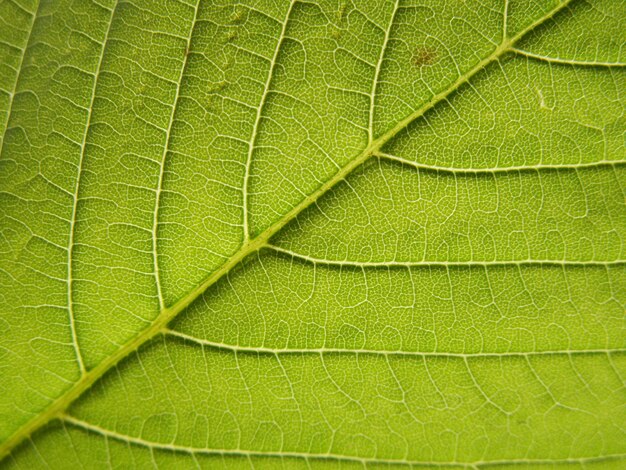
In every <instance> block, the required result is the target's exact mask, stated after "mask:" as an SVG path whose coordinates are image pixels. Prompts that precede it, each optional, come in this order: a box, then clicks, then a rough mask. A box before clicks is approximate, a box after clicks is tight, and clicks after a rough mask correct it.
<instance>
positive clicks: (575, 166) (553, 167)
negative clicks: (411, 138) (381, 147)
mask: <svg viewBox="0 0 626 470" xmlns="http://www.w3.org/2000/svg"><path fill="white" fill-rule="evenodd" d="M374 155H375V156H376V157H379V158H381V159H384V160H394V161H397V162H399V163H402V164H403V165H408V166H412V167H414V168H417V169H420V170H432V171H443V172H448V173H459V174H463V173H477V174H480V173H513V172H520V171H541V170H578V169H583V168H597V167H603V166H621V165H624V164H626V160H598V161H596V162H587V163H564V164H537V165H518V166H502V167H492V168H460V167H449V166H438V165H428V164H424V163H419V162H416V161H412V160H407V159H406V158H402V157H398V156H396V155H392V154H389V153H384V152H376V153H375V154H374Z"/></svg>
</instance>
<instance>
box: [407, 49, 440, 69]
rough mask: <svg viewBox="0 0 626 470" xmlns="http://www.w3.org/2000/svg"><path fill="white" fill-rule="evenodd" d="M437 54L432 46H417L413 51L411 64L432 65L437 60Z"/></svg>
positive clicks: (419, 65)
mask: <svg viewBox="0 0 626 470" xmlns="http://www.w3.org/2000/svg"><path fill="white" fill-rule="evenodd" d="M438 58H439V54H438V53H437V51H436V50H435V49H433V48H432V47H427V46H417V47H416V48H415V51H414V52H413V65H415V66H416V67H423V66H425V65H433V64H434V63H435V62H437V59H438Z"/></svg>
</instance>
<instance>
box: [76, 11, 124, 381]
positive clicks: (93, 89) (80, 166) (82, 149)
mask: <svg viewBox="0 0 626 470" xmlns="http://www.w3.org/2000/svg"><path fill="white" fill-rule="evenodd" d="M118 4H119V3H117V2H116V3H115V6H114V7H113V9H112V10H111V11H110V15H109V25H108V27H107V31H106V33H105V35H104V41H103V42H102V50H101V54H100V60H99V61H98V66H97V67H96V71H95V74H94V78H93V85H92V87H91V100H90V102H89V108H88V111H87V124H86V125H85V131H84V132H83V137H82V139H81V143H80V157H79V159H78V168H77V174H76V186H75V188H74V194H73V195H72V197H73V205H72V218H71V219H70V237H69V240H68V248H67V252H68V254H67V267H68V269H67V271H68V276H67V308H68V311H69V317H70V329H71V333H72V343H73V344H74V350H75V353H76V360H77V361H78V365H79V367H80V372H81V375H83V376H84V375H85V374H86V372H87V370H86V369H85V364H84V362H83V357H82V354H81V352H80V347H79V346H78V336H77V334H76V325H75V318H74V317H75V315H74V290H73V284H74V278H73V271H74V248H75V246H76V244H75V243H74V234H75V231H76V230H75V229H76V216H77V214H78V192H79V189H80V184H81V179H82V178H81V177H82V174H83V164H84V161H85V150H86V148H87V135H88V134H89V129H90V128H91V119H92V117H93V107H94V103H95V100H96V88H97V86H98V81H99V79H100V71H101V68H102V63H103V62H104V54H105V49H106V45H107V42H108V40H109V33H110V32H111V25H112V24H113V16H114V15H115V10H116V8H117V6H118Z"/></svg>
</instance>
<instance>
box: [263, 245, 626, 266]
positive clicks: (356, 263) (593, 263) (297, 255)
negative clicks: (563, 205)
mask: <svg viewBox="0 0 626 470" xmlns="http://www.w3.org/2000/svg"><path fill="white" fill-rule="evenodd" d="M264 248H267V249H270V250H274V251H276V252H279V253H284V254H286V255H289V256H291V257H293V258H296V259H301V260H303V261H306V262H308V263H312V264H322V265H327V266H346V267H359V268H387V267H404V268H414V267H415V268H417V267H466V266H467V267H472V266H482V267H488V266H535V265H540V266H614V265H623V264H626V260H614V261H569V260H535V259H528V260H511V261H347V260H345V261H340V260H330V259H324V258H316V257H314V256H309V255H305V254H302V253H298V252H295V251H292V250H288V249H286V248H282V247H280V246H277V245H272V244H271V243H267V244H266V245H265V246H264Z"/></svg>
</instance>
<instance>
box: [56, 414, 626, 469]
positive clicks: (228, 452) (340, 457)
mask: <svg viewBox="0 0 626 470" xmlns="http://www.w3.org/2000/svg"><path fill="white" fill-rule="evenodd" d="M60 419H61V421H63V422H65V423H68V424H70V425H74V426H75V427H78V428H80V429H83V430H85V431H87V432H91V433H93V434H99V435H101V436H104V437H110V438H112V439H115V440H117V441H122V442H125V443H128V444H135V445H137V446H140V447H145V448H149V449H159V450H166V451H171V452H178V453H186V454H204V455H223V456H233V457H247V458H250V457H276V458H296V459H304V460H307V461H309V460H333V461H343V462H356V463H360V464H362V465H364V466H366V465H376V464H387V465H416V466H438V467H455V466H461V467H466V468H472V467H487V466H492V465H507V464H509V465H513V464H535V465H541V464H546V465H548V464H555V463H591V462H601V461H606V460H618V459H623V458H626V454H609V455H604V456H601V457H572V458H563V459H509V460H505V459H501V460H478V461H474V462H438V461H426V460H423V461H420V460H400V459H385V458H376V457H358V456H353V455H344V454H334V453H330V452H328V453H324V454H323V453H319V454H316V453H312V452H296V451H281V452H272V451H255V450H244V449H209V448H203V447H191V446H184V445H178V444H165V443H161V442H154V441H148V440H146V439H142V438H140V437H133V436H129V435H127V434H122V433H118V432H116V431H112V430H110V429H105V428H103V427H101V426H97V425H95V424H92V423H89V422H87V421H84V420H82V419H78V418H75V417H74V416H70V415H67V414H65V415H63V416H61V417H60Z"/></svg>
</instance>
